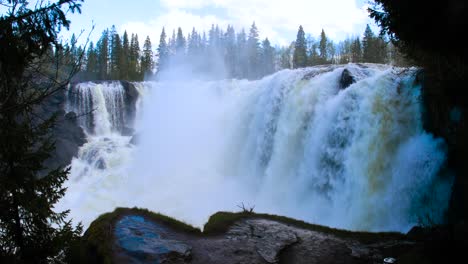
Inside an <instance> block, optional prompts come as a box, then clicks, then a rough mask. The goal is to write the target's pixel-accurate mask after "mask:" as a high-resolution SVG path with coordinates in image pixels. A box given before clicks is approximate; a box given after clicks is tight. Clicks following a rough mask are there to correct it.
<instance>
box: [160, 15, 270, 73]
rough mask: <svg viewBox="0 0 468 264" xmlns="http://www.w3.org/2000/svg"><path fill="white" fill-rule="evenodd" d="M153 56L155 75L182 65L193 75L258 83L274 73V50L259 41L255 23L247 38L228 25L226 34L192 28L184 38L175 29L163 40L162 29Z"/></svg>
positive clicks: (246, 35)
mask: <svg viewBox="0 0 468 264" xmlns="http://www.w3.org/2000/svg"><path fill="white" fill-rule="evenodd" d="M157 54H158V64H157V68H158V72H163V71H164V70H166V69H168V68H171V67H174V66H178V65H181V64H182V65H183V64H184V62H186V64H189V65H191V70H192V71H194V73H197V74H209V75H210V76H211V77H213V76H219V77H220V78H225V77H226V78H237V79H244V78H247V79H258V78H261V77H263V76H265V75H269V74H271V73H273V72H274V71H275V49H274V48H273V47H272V46H271V44H270V41H269V40H268V38H265V39H264V40H260V39H259V31H258V28H257V26H256V25H255V22H254V23H253V24H252V26H251V27H250V30H249V33H248V34H247V33H246V32H245V30H244V29H242V30H241V31H240V32H238V33H236V31H235V29H234V27H233V26H231V25H228V26H227V29H226V31H223V30H222V29H220V28H219V26H218V25H212V26H211V29H210V30H209V32H208V34H206V33H205V32H198V31H197V30H196V29H195V28H193V29H192V31H191V33H189V34H188V35H187V37H185V36H184V35H183V33H182V29H181V28H180V27H179V28H178V29H177V33H176V32H175V31H173V32H172V37H170V38H167V35H166V32H165V29H164V28H163V30H162V32H161V37H160V42H159V46H158V48H157ZM220 69H222V70H220Z"/></svg>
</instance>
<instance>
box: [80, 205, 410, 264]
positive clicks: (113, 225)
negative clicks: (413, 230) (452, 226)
mask: <svg viewBox="0 0 468 264" xmlns="http://www.w3.org/2000/svg"><path fill="white" fill-rule="evenodd" d="M83 240H84V241H83V242H84V243H83V248H82V249H81V252H85V254H83V253H82V256H81V258H82V259H81V260H80V261H86V262H88V263H200V264H201V263H204V264H208V263H226V264H229V263H233V264H234V263H246V264H247V263H249V264H250V263H384V259H385V258H388V257H393V258H395V259H396V260H397V261H398V262H397V263H408V262H406V261H404V259H405V258H408V256H411V252H413V251H414V250H415V248H417V247H418V244H419V242H417V241H416V240H413V239H410V237H408V236H406V235H403V234H398V233H366V232H349V231H344V230H337V229H332V228H327V227H323V226H317V225H312V224H307V223H304V222H302V221H298V220H294V219H290V218H286V217H280V216H274V215H266V214H254V213H247V212H243V213H226V212H220V213H217V214H215V215H213V216H212V217H211V218H210V220H209V222H208V223H207V224H206V225H205V227H204V232H201V231H200V230H199V229H196V228H193V227H191V226H188V225H186V224H184V223H182V222H179V221H177V220H174V219H171V218H169V217H166V216H163V215H160V214H154V213H151V212H149V211H146V210H141V209H136V208H134V209H125V208H118V209H116V211H114V212H113V213H108V214H104V215H102V216H101V217H99V218H98V219H97V220H95V221H94V222H93V223H92V224H91V226H90V227H89V229H88V230H87V231H86V233H85V235H84V239H83ZM400 260H401V261H400ZM409 263H411V262H409Z"/></svg>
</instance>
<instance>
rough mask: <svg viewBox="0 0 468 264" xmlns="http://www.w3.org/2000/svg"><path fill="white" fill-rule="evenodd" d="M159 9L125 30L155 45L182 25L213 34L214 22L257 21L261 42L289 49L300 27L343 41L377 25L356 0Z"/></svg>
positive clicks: (257, 0) (172, 1)
mask: <svg viewBox="0 0 468 264" xmlns="http://www.w3.org/2000/svg"><path fill="white" fill-rule="evenodd" d="M160 7H161V9H162V11H163V12H162V15H160V16H158V17H155V18H152V19H149V20H147V21H134V22H127V23H125V24H123V25H122V26H121V29H122V31H123V30H124V29H126V30H127V31H129V32H135V33H138V34H139V35H142V36H143V35H144V36H143V37H146V35H149V36H150V37H151V39H152V40H153V42H155V43H156V42H158V41H159V34H160V33H161V29H162V27H163V26H164V27H166V32H167V33H168V35H171V34H172V30H173V29H175V28H177V27H179V26H180V27H181V28H182V30H183V31H184V34H185V35H186V34H187V33H188V32H190V31H191V29H192V28H193V27H195V28H196V29H197V30H199V31H202V30H205V31H208V30H209V28H210V27H211V25H212V24H219V26H220V27H221V28H223V29H225V28H226V26H227V25H228V24H231V25H234V27H235V28H236V30H237V31H240V29H241V28H245V29H246V31H248V29H249V27H250V25H251V24H252V22H253V21H255V22H256V24H257V27H258V28H259V31H260V37H261V38H265V37H268V38H269V39H270V40H271V41H272V43H274V44H280V45H287V44H288V43H289V42H290V41H292V40H294V39H295V36H296V33H297V29H298V27H299V25H302V26H303V27H304V30H305V31H306V33H310V34H312V35H313V36H318V35H319V34H320V31H321V30H322V28H323V29H324V30H325V32H326V34H327V35H328V36H329V38H331V39H333V40H336V41H338V40H342V39H344V38H345V37H347V36H349V35H357V34H361V33H362V32H363V31H364V27H365V24H366V23H372V21H371V20H370V19H369V17H368V14H367V11H366V6H364V5H361V6H358V4H357V2H356V1H355V0H327V1H322V0H288V1H272V0H161V1H160Z"/></svg>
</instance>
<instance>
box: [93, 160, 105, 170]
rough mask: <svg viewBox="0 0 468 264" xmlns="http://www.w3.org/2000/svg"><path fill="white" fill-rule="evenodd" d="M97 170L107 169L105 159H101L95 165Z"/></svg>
mask: <svg viewBox="0 0 468 264" xmlns="http://www.w3.org/2000/svg"><path fill="white" fill-rule="evenodd" d="M95 166H96V168H98V169H100V170H104V169H106V168H107V165H106V162H105V161H104V159H102V158H100V159H98V160H97V161H96V164H95Z"/></svg>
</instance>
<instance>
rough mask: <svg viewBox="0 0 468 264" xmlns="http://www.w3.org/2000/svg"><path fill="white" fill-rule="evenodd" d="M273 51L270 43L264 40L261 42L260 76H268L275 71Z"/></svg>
mask: <svg viewBox="0 0 468 264" xmlns="http://www.w3.org/2000/svg"><path fill="white" fill-rule="evenodd" d="M274 56H275V49H274V48H273V47H272V46H271V45H270V41H269V40H268V38H266V39H265V40H264V41H263V42H262V56H261V58H262V60H261V65H262V69H263V71H262V75H263V76H265V75H269V74H272V73H273V72H274V71H275V57H274Z"/></svg>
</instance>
